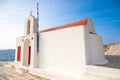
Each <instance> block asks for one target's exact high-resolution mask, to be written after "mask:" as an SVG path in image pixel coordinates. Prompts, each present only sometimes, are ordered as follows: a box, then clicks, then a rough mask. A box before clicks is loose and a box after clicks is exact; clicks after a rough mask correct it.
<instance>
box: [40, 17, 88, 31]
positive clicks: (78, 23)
mask: <svg viewBox="0 0 120 80" xmlns="http://www.w3.org/2000/svg"><path fill="white" fill-rule="evenodd" d="M87 21H88V19H84V20H81V21H77V22H73V23H70V24H66V25H62V26H58V27H54V28H50V29H45V30H42V31H40V33H42V32H48V31H53V30H58V29H64V28H70V27H76V26H79V25H87Z"/></svg>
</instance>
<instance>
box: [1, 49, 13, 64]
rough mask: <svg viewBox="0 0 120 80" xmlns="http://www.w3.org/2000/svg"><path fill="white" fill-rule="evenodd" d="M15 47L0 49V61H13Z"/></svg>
mask: <svg viewBox="0 0 120 80" xmlns="http://www.w3.org/2000/svg"><path fill="white" fill-rule="evenodd" d="M14 60H15V49H6V50H0V62H7V61H14Z"/></svg>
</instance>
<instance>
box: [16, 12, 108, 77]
mask: <svg viewBox="0 0 120 80" xmlns="http://www.w3.org/2000/svg"><path fill="white" fill-rule="evenodd" d="M15 62H17V63H18V64H20V65H23V66H25V67H28V68H31V69H35V68H37V69H42V70H48V71H53V72H55V73H60V74H62V73H63V72H64V73H69V74H74V75H76V74H79V73H81V72H80V71H81V69H82V68H83V67H84V66H86V65H96V64H106V63H107V62H108V61H107V60H106V59H105V55H104V50H103V42H102V37H101V36H100V35H98V34H97V33H96V31H95V28H94V26H93V22H92V20H91V19H89V18H88V19H84V20H81V21H77V22H72V23H69V24H65V25H62V26H57V27H53V28H50V29H45V30H41V31H38V27H37V19H36V18H35V17H34V16H33V15H32V14H30V15H29V16H28V17H27V19H26V22H25V27H24V36H20V37H18V38H17V41H16V57H15Z"/></svg>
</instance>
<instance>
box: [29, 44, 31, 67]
mask: <svg viewBox="0 0 120 80" xmlns="http://www.w3.org/2000/svg"><path fill="white" fill-rule="evenodd" d="M30 58H31V46H29V48H28V65H30Z"/></svg>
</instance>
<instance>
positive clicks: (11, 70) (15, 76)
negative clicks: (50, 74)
mask: <svg viewBox="0 0 120 80" xmlns="http://www.w3.org/2000/svg"><path fill="white" fill-rule="evenodd" d="M7 64H8V63H0V80H49V79H46V78H43V77H40V76H37V75H33V74H31V73H28V72H24V73H19V72H16V68H15V67H14V66H6V65H7Z"/></svg>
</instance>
